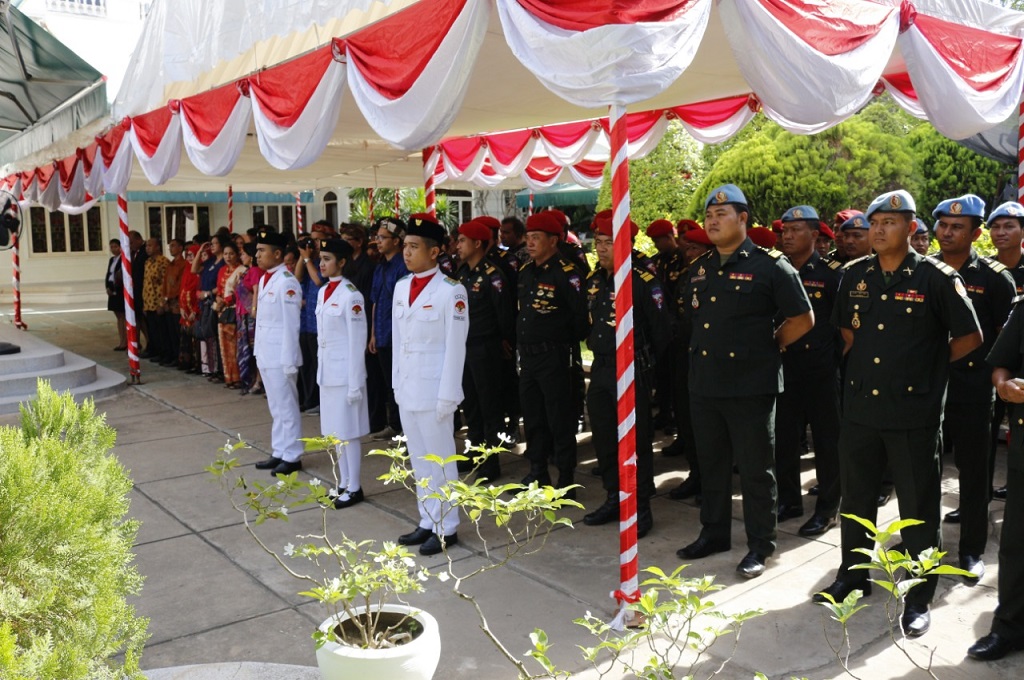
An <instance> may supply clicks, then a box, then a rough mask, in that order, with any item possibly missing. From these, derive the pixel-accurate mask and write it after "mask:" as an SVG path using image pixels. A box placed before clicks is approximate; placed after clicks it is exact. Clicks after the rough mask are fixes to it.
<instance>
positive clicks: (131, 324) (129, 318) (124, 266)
mask: <svg viewBox="0 0 1024 680" xmlns="http://www.w3.org/2000/svg"><path fill="white" fill-rule="evenodd" d="M117 220H118V222H119V223H120V226H121V274H122V280H123V282H124V321H125V324H126V325H127V326H128V374H129V380H128V382H129V384H132V385H141V384H142V369H141V368H140V367H139V333H138V328H137V327H136V325H135V297H134V289H133V288H132V248H131V243H130V242H129V241H128V199H127V198H126V197H125V195H124V194H118V195H117Z"/></svg>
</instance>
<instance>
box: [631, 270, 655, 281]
mask: <svg viewBox="0 0 1024 680" xmlns="http://www.w3.org/2000/svg"><path fill="white" fill-rule="evenodd" d="M633 271H635V272H636V273H637V274H639V275H640V279H641V280H642V281H643V282H644V283H650V282H651V281H653V280H654V274H652V273H650V272H649V271H647V270H646V269H644V268H643V267H633Z"/></svg>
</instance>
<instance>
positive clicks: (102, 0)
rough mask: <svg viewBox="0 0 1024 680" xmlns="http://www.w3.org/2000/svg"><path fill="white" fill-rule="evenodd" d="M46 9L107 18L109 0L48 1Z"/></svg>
mask: <svg viewBox="0 0 1024 680" xmlns="http://www.w3.org/2000/svg"><path fill="white" fill-rule="evenodd" d="M46 9H49V10H53V11H55V12H68V13H69V14H85V15H89V16H96V17H105V16H107V0H46Z"/></svg>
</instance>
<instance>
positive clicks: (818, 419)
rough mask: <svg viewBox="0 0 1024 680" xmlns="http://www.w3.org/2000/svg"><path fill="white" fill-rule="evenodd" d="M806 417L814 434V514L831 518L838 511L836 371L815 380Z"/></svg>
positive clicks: (840, 491)
mask: <svg viewBox="0 0 1024 680" xmlns="http://www.w3.org/2000/svg"><path fill="white" fill-rule="evenodd" d="M805 403H806V404H807V407H808V408H807V419H808V422H810V425H811V433H812V435H813V437H814V469H815V474H816V475H817V478H818V499H817V501H816V502H815V505H814V514H816V515H821V516H822V517H834V516H835V514H836V513H837V512H838V511H839V503H840V500H841V497H842V488H841V485H840V482H839V383H838V382H837V379H836V374H835V372H834V371H833V372H831V373H829V374H828V375H823V376H822V378H821V379H820V380H815V381H813V382H812V384H811V385H810V386H809V389H808V391H807V392H806V401H805Z"/></svg>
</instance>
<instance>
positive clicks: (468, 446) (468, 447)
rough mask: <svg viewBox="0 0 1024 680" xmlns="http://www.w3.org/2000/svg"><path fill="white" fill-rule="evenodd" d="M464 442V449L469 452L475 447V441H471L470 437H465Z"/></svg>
mask: <svg viewBox="0 0 1024 680" xmlns="http://www.w3.org/2000/svg"><path fill="white" fill-rule="evenodd" d="M462 443H463V444H465V446H464V447H463V449H462V450H463V451H467V452H468V451H469V450H470V449H471V448H473V442H471V441H469V440H468V439H463V440H462Z"/></svg>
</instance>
